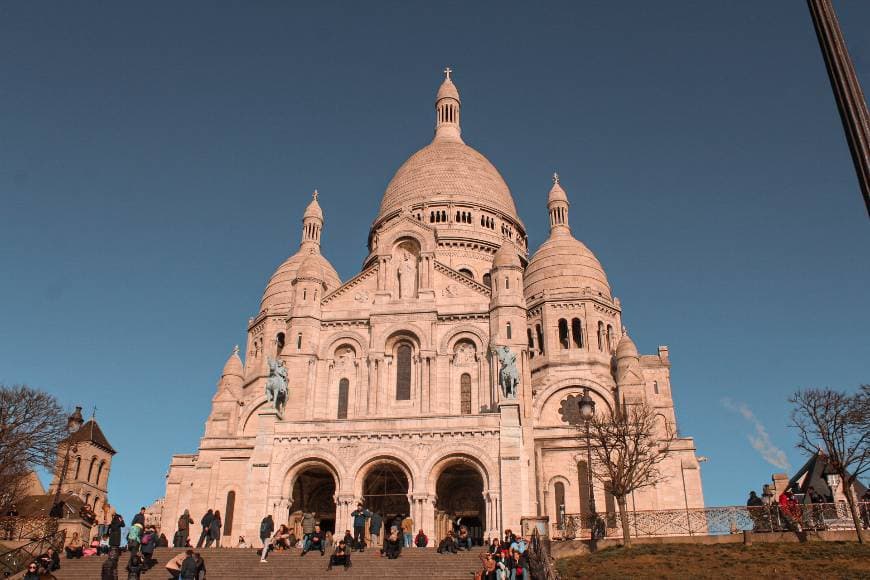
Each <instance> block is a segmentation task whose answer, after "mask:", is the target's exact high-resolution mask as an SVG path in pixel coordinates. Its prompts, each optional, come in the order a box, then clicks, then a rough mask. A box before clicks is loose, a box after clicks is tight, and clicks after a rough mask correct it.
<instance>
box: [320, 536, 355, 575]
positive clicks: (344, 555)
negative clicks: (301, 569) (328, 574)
mask: <svg viewBox="0 0 870 580" xmlns="http://www.w3.org/2000/svg"><path fill="white" fill-rule="evenodd" d="M350 552H351V550H350V548H348V545H347V542H346V541H344V540H341V541H339V542H338V546H336V548H335V552H333V553H332V556H330V557H329V566H327V567H326V569H327V570H332V567H333V566H344V569H345V570H347V569H348V568H350V567H351V563H350Z"/></svg>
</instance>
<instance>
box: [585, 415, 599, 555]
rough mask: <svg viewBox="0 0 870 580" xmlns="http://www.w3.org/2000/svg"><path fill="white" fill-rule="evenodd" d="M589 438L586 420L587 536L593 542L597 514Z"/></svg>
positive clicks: (587, 421)
mask: <svg viewBox="0 0 870 580" xmlns="http://www.w3.org/2000/svg"><path fill="white" fill-rule="evenodd" d="M590 442H591V439H590V437H589V420H588V419H587V420H586V478H587V479H588V485H589V536H590V538H591V539H593V540H595V539H596V538H595V526H596V524H597V523H598V514H597V513H596V511H597V510H596V509H595V491H594V490H593V489H592V445H591V443H590Z"/></svg>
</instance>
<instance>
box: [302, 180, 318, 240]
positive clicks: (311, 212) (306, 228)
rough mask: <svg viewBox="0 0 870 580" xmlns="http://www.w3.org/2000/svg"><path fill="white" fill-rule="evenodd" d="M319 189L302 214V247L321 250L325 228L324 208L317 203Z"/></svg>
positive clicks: (315, 191)
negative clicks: (322, 231) (321, 236)
mask: <svg viewBox="0 0 870 580" xmlns="http://www.w3.org/2000/svg"><path fill="white" fill-rule="evenodd" d="M317 195H318V194H317V190H316V189H315V190H314V193H313V194H312V195H311V198H312V199H311V203H309V204H308V207H306V208H305V213H304V214H302V243H301V248H302V249H308V250H310V251H313V252H320V232H321V230H323V210H322V209H320V204H319V203H317Z"/></svg>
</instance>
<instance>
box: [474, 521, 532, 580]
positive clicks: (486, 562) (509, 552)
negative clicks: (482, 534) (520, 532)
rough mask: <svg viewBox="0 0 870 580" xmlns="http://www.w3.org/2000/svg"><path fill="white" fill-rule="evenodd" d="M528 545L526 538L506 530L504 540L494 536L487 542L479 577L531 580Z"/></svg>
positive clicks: (501, 579) (485, 578)
mask: <svg viewBox="0 0 870 580" xmlns="http://www.w3.org/2000/svg"><path fill="white" fill-rule="evenodd" d="M528 547H529V542H528V540H526V538H524V537H522V536H517V535H514V533H513V532H512V531H511V530H505V533H504V539H503V540H499V539H498V538H493V539H492V540H491V541H489V542H487V549H486V552H485V553H484V554H483V556H482V560H483V569H482V570H481V573H480V575H479V577H480V578H481V580H530V579H531V572H530V571H529V554H528Z"/></svg>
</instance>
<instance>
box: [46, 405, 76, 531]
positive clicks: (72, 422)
mask: <svg viewBox="0 0 870 580" xmlns="http://www.w3.org/2000/svg"><path fill="white" fill-rule="evenodd" d="M82 423H84V419H83V418H82V408H81V407H76V410H75V411H73V412H72V414H71V415H70V416H69V417H67V419H66V430H67V432H68V433H69V437H67V440H66V452H65V453H64V456H63V467H62V468H61V470H60V476H59V477H58V480H57V489H55V490H54V504H53V505H52V507H51V515H52V516H54V517H56V518H60V517H63V512H62V511H61V508H60V493H61V490H62V489H63V481H64V479H66V472H67V470H68V469H69V453H70V451H72V452H73V453H75V452H76V451H77V448H76V446H75V445H73V444H72V441H70V437H72V436H73V434H74V433H75V432H76V431H78V430H79V427H81V426H82Z"/></svg>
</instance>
